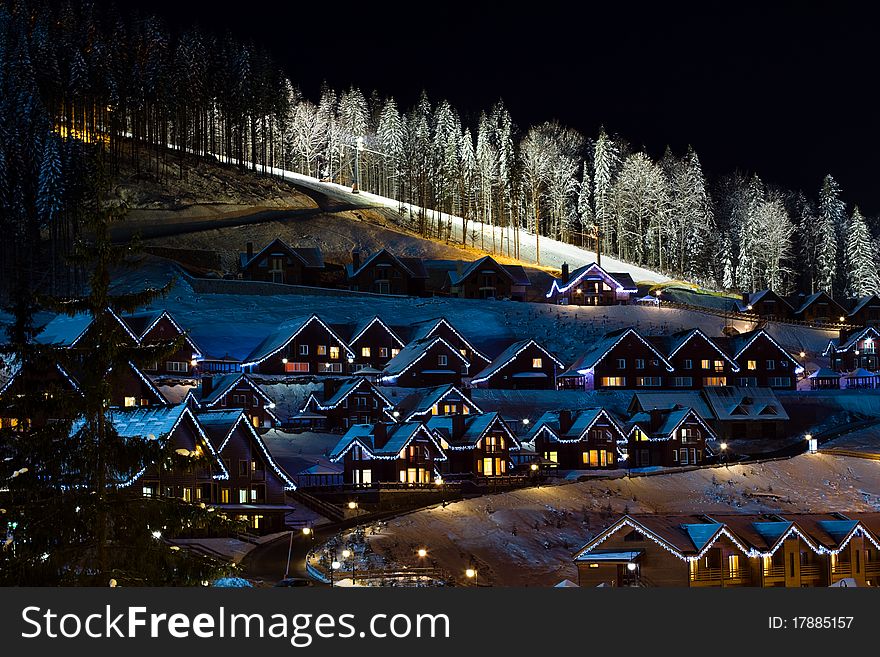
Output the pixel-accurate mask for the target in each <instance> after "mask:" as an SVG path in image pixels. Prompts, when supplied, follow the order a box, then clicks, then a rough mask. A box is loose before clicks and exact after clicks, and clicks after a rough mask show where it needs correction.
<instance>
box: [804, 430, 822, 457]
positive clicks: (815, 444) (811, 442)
mask: <svg viewBox="0 0 880 657" xmlns="http://www.w3.org/2000/svg"><path fill="white" fill-rule="evenodd" d="M804 440H806V441H807V450H808V451H809V452H810V454H815V453H816V452H818V451H819V440H818V439H817V438H813V434H811V433H808V434H807V435H805V436H804Z"/></svg>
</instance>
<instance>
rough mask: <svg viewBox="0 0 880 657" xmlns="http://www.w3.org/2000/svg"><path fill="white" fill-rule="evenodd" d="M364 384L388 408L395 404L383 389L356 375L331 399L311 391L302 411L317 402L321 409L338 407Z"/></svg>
mask: <svg viewBox="0 0 880 657" xmlns="http://www.w3.org/2000/svg"><path fill="white" fill-rule="evenodd" d="M364 386H366V387H367V389H368V390H369V391H370V392H371V393H373V394H374V395H376V396H377V397H379V399H381V400H382V401H383V402H385V407H386V408H391V407H392V406H393V404H392V402H391V401H390V400H389V399H388V398H387V397H386V396H385V395H383V394H382V391H380V390H379V389H378V388H377V387H376V386H374V385H373V384H372V383H370V381H369V380H367V379H366V378H364V377H355V378H352V379H348V380H347V381H344V382H343V383H342V385H340V386H339V388H337V389H336V391H335V392H334V393H333V394H332V395H331V396H330V398H329V399H324V400H321V399H319V398H318V396H317V395H316V394H315V393H314V392H312V393H310V394H309V396H308V398H307V399H306V402H305V404H304V405H303V407H302V409H301V412H305V411H306V410H308V408H309V406H310V405H311V404H312V403H314V404H315V406H316V407H317V409H318V410H319V411H326V410H330V409H333V408H336V407H338V406H339V405H340V404H341V403H342V402H344V401H345V400H346V399H347V398H348V396H349V395H351V394H352V393H354V392H356V391H357V390H358V389H360V388H362V387H364Z"/></svg>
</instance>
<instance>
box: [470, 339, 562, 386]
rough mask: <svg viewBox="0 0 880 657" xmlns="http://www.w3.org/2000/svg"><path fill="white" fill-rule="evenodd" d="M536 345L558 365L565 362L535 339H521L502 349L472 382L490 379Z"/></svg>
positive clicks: (560, 365)
mask: <svg viewBox="0 0 880 657" xmlns="http://www.w3.org/2000/svg"><path fill="white" fill-rule="evenodd" d="M531 346H534V347H537V348H538V349H539V350H540V351H541V352H543V354H544V355H545V356H547V358H549V359H550V360H552V361H553V362H554V363H556V366H557V367H563V363H562V361H561V360H559V359H558V358H557V357H556V356H554V355H553V354H551V353H550V352H549V351H547V349H545V348H544V347H542V346H541V345H540V344H538V343H537V342H536V341H535V340H533V339H528V340H521V341H520V342H514V343H513V344H512V345H510V346H509V347H508V348H507V349H505V350H504V351H502V352H501V353H500V354H499V355H498V356H497V357H496V358H495V360H493V361H492V362H491V363H490V364H489V366H488V367H486V368H485V369H484V370H483V371H482V372H479V373H478V374H476V375H474V378H473V379H472V380H471V383H482V382H483V381H488V380H489V379H491V378H492V377H493V376H495V375H496V374H498V372H500V371H501V370H502V369H503V368H504V367H505V366H506V365H507V364H508V363H510V362H511V361H512V360H513V359H514V358H516V357H517V356H519V354H520V353H521V352H523V351H525V350H526V349H528V348H529V347H531Z"/></svg>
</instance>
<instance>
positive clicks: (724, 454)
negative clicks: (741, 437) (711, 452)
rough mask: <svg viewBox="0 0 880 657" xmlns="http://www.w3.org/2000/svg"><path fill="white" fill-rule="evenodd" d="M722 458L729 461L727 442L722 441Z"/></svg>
mask: <svg viewBox="0 0 880 657" xmlns="http://www.w3.org/2000/svg"><path fill="white" fill-rule="evenodd" d="M720 447H721V460H722V461H724V462H725V463H726V462H727V443H721V445H720Z"/></svg>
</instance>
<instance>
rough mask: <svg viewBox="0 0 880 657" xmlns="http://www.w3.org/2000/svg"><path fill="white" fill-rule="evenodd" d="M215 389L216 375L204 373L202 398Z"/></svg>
mask: <svg viewBox="0 0 880 657" xmlns="http://www.w3.org/2000/svg"><path fill="white" fill-rule="evenodd" d="M213 390H214V377H213V376H205V375H202V399H204V398H205V397H207V396H208V395H210V394H211V392H212V391H213Z"/></svg>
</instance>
